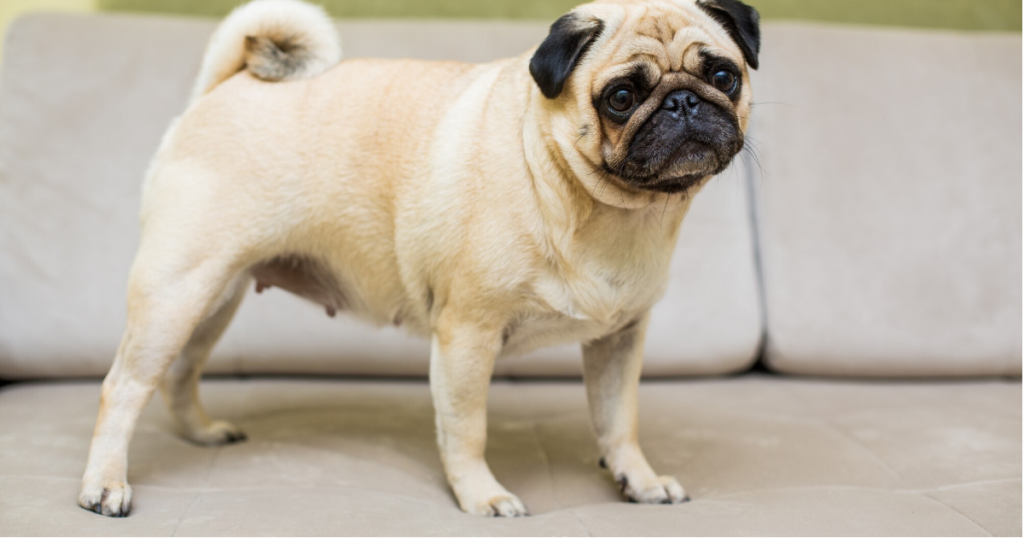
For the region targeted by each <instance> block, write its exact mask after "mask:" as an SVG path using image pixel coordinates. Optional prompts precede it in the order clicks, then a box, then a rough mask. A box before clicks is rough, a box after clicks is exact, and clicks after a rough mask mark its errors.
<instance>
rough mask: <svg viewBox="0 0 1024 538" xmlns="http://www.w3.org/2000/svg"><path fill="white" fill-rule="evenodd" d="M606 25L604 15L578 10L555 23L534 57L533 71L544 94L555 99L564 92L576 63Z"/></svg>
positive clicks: (531, 69) (531, 66)
mask: <svg viewBox="0 0 1024 538" xmlns="http://www.w3.org/2000/svg"><path fill="white" fill-rule="evenodd" d="M603 28H604V23H603V22H602V21H601V19H598V18H595V17H587V16H585V15H580V14H577V13H569V14H567V15H563V16H562V17H561V18H560V19H558V20H557V21H555V23H554V24H552V25H551V32H550V33H549V34H548V37H547V38H546V39H544V42H543V43H541V44H540V47H538V48H537V52H535V53H534V54H533V58H532V59H530V74H531V75H533V80H535V81H536V82H537V86H540V91H541V93H543V94H544V97H547V98H548V99H554V98H555V97H558V95H559V94H561V93H562V88H564V87H565V81H566V80H567V79H568V78H569V75H570V74H571V73H572V70H573V68H574V67H576V63H577V62H579V60H580V58H582V57H583V53H585V52H586V51H587V48H589V47H590V44H591V43H593V41H594V38H596V37H597V36H598V34H600V33H601V30H602V29H603Z"/></svg>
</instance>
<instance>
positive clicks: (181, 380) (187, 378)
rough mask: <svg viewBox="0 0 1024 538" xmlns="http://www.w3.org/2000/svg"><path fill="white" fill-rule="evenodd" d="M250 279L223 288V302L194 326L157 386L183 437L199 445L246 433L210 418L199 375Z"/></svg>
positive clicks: (240, 437) (241, 437)
mask: <svg viewBox="0 0 1024 538" xmlns="http://www.w3.org/2000/svg"><path fill="white" fill-rule="evenodd" d="M250 281H251V278H249V277H248V275H245V276H239V277H237V278H236V279H235V281H234V282H233V283H231V284H230V285H229V286H228V289H227V290H225V294H226V296H227V297H226V300H224V301H223V304H221V305H220V306H219V307H217V308H216V309H215V310H213V312H212V313H211V314H210V316H209V317H207V318H206V319H204V320H203V321H202V322H200V323H199V326H198V327H196V329H195V331H194V332H193V333H192V337H191V338H189V341H188V343H187V344H185V348H184V349H183V350H182V351H181V355H179V356H178V358H177V359H176V360H175V361H174V362H173V363H172V364H171V366H170V368H169V369H168V370H167V375H165V376H164V379H163V382H162V383H161V385H160V392H161V393H162V394H163V397H164V403H166V404H167V408H168V409H169V410H170V412H171V416H173V417H174V421H175V423H176V424H177V426H178V430H179V432H180V433H181V435H182V436H183V437H185V438H186V439H188V440H190V441H192V442H194V443H197V444H200V445H211V446H212V445H223V444H227V443H234V442H238V441H244V440H245V433H243V432H242V430H240V429H238V428H237V427H235V426H233V425H232V424H230V423H228V422H225V421H223V420H212V419H211V418H210V415H208V414H207V413H206V410H205V409H203V406H202V404H201V403H200V402H199V378H200V377H201V376H202V373H203V365H204V364H206V359H207V358H208V357H209V356H210V350H211V349H213V346H214V345H215V344H216V343H217V340H219V339H220V336H221V335H222V334H224V330H225V329H227V327H228V324H229V323H231V319H232V318H233V317H234V316H235V312H236V311H237V310H238V305H239V304H241V302H242V297H243V296H245V290H246V288H247V287H248V284H249V282H250Z"/></svg>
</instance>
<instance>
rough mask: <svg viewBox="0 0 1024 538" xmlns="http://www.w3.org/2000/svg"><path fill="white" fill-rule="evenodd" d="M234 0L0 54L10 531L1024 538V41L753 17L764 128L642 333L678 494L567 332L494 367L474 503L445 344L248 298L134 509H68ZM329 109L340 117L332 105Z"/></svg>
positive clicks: (37, 19)
mask: <svg viewBox="0 0 1024 538" xmlns="http://www.w3.org/2000/svg"><path fill="white" fill-rule="evenodd" d="M215 24H216V21H213V20H206V19H187V18H174V17H152V16H133V15H54V14H34V15H29V16H26V17H23V18H21V19H19V20H17V21H16V22H15V23H14V24H13V25H12V27H11V28H10V29H9V31H8V34H7V37H6V43H5V47H4V57H3V63H2V69H0V380H3V383H5V384H3V385H2V387H0V484H2V487H0V535H67V534H73V535H107V536H113V535H153V536H157V535H159V536H165V535H166V536H170V535H402V534H418V535H751V534H752V535H979V536H986V535H1009V536H1012V535H1017V536H1019V535H1021V532H1022V530H1021V489H1022V484H1021V477H1022V475H1021V437H1022V430H1021V424H1022V422H1021V420H1022V419H1021V377H1020V376H1021V362H1022V351H1021V342H1022V337H1021V321H1022V320H1021V291H1022V290H1021V205H1020V202H1019V201H1020V200H1021V194H1022V193H1021V183H1022V182H1021V177H1022V175H1021V123H1020V118H1021V99H1020V97H1021V36H1020V34H1001V33H955V32H941V31H924V30H906V29H876V28H867V27H846V26H840V25H821V24H806V23H801V24H797V23H785V22H769V23H765V24H764V25H763V46H762V59H761V68H760V70H759V71H757V72H754V73H752V77H753V80H752V84H753V87H754V91H755V105H754V109H753V118H752V124H751V130H750V133H749V136H748V141H749V144H748V150H747V151H745V152H744V153H743V155H742V158H741V159H739V161H738V162H737V163H736V164H734V165H733V166H732V167H731V168H730V169H728V170H726V171H725V172H724V173H723V174H721V175H720V176H719V177H717V178H716V179H714V180H713V182H711V183H710V184H708V185H707V186H706V187H705V188H704V189H703V191H702V192H701V193H700V194H699V195H698V196H697V197H696V199H695V201H694V203H693V207H692V210H691V213H690V215H689V216H688V217H687V218H686V220H685V221H684V223H683V228H682V232H681V236H680V239H679V245H678V248H677V251H676V254H675V257H674V259H673V264H672V277H671V278H672V280H671V284H670V286H669V288H668V291H667V292H666V295H665V298H664V299H663V300H662V302H661V303H659V305H658V306H657V307H656V309H655V311H654V313H653V316H652V321H651V327H650V330H649V337H648V344H647V355H646V359H645V366H644V381H643V383H642V384H641V388H640V415H641V418H640V439H641V444H642V446H643V447H644V448H645V451H646V453H647V455H648V458H649V460H650V461H651V464H652V465H653V466H654V467H655V469H656V470H658V472H660V473H663V474H673V475H675V476H676V477H678V478H679V479H680V481H681V482H682V483H683V484H684V486H685V487H686V488H687V491H688V493H689V495H690V497H691V499H692V500H691V501H690V502H688V503H684V504H681V505H664V506H645V505H636V504H629V503H625V502H623V499H622V498H621V497H620V494H619V492H618V490H617V487H616V485H615V483H614V480H613V479H612V477H611V476H610V475H609V474H608V473H607V471H604V470H602V469H601V468H600V466H599V465H598V456H599V455H598V453H597V447H596V444H595V440H594V437H593V434H592V432H591V430H590V426H589V423H588V416H587V411H586V397H585V392H584V389H583V385H582V383H581V382H580V380H579V375H580V351H579V348H578V347H576V346H564V347H559V348H552V349H546V350H540V351H537V352H534V353H532V354H530V355H528V356H524V357H520V358H515V359H509V360H506V361H503V362H500V363H499V364H498V366H497V370H496V372H495V380H494V383H493V385H492V389H491V392H490V397H489V424H488V432H489V444H488V460H489V462H490V464H491V467H492V469H493V470H494V472H495V475H496V476H497V478H498V479H499V480H501V481H502V482H503V483H504V485H506V486H507V487H508V488H509V489H510V490H511V491H513V492H515V493H516V494H518V495H519V496H520V497H521V498H522V500H523V501H524V502H525V504H526V505H527V506H528V507H529V508H530V510H531V513H532V514H533V515H532V516H530V517H527V518H520V519H508V520H506V519H485V518H479V517H474V516H469V515H466V514H463V513H462V512H460V511H459V510H458V508H457V505H456V503H455V501H454V499H453V498H452V495H451V493H450V491H449V489H448V487H447V484H446V482H445V479H444V473H443V471H442V468H441V463H440V460H439V457H438V455H437V451H436V448H435V446H434V432H433V411H432V406H431V402H430V396H429V389H428V385H427V383H426V377H425V376H426V372H427V360H428V346H427V343H426V342H424V341H421V340H417V339H415V338H412V337H409V336H406V335H405V334H404V333H402V332H401V331H399V330H396V329H392V328H383V329H371V328H368V327H367V326H365V325H362V324H360V323H359V322H356V321H353V320H348V319H345V318H344V316H341V317H340V318H339V319H329V318H327V317H326V316H324V315H323V311H322V310H321V309H318V308H316V307H315V306H313V305H310V304H307V303H304V302H303V301H301V300H299V299H297V298H295V297H292V296H289V295H287V294H286V293H284V292H281V291H279V290H273V289H272V290H269V291H267V292H265V293H263V294H261V295H255V294H250V295H249V296H248V297H247V298H246V299H245V301H244V303H243V305H242V308H241V310H240V312H239V314H238V316H237V317H236V319H235V321H234V323H233V325H232V326H231V327H230V328H229V330H228V332H227V333H226V335H225V336H224V338H223V339H222V341H221V343H220V344H219V345H218V347H217V348H216V349H215V351H214V356H213V357H212V358H211V360H210V363H209V365H208V367H207V370H206V372H207V374H208V376H207V379H206V380H204V382H203V384H202V386H201V391H202V397H203V399H204V401H205V403H206V407H207V409H208V410H209V411H210V412H211V414H214V415H217V416H218V417H219V418H225V419H228V420H231V421H233V422H234V423H235V424H237V425H239V426H241V427H242V428H243V429H244V430H245V431H246V433H247V434H248V441H247V442H245V443H240V444H233V445H228V446H223V447H218V448H204V447H199V446H194V445H191V444H189V443H188V442H186V441H184V440H182V439H181V438H179V437H177V436H176V435H175V432H174V429H173V426H172V423H171V419H170V417H169V415H168V413H167V412H166V411H165V409H163V404H162V402H160V401H159V398H156V399H154V401H153V402H151V403H150V405H149V407H147V408H146V410H145V412H144V414H143V416H142V418H141V420H140V422H139V426H138V429H137V431H136V433H135V437H134V442H133V443H132V447H131V452H130V467H129V480H130V482H131V483H132V485H133V488H134V490H135V502H134V506H133V511H132V513H131V515H130V516H129V517H127V518H124V519H111V518H105V517H101V516H98V515H96V514H93V513H91V512H87V511H85V510H82V509H80V508H79V507H78V506H77V504H76V497H77V493H78V487H79V481H80V478H81V474H82V471H83V469H84V464H85V457H86V453H87V450H88V444H89V440H90V437H91V432H92V427H93V424H94V421H95V418H96V412H97V409H98V403H99V402H98V400H99V383H100V380H101V378H102V375H103V374H104V373H105V372H106V370H107V369H108V368H109V366H110V363H111V361H112V358H113V355H114V352H115V350H116V348H117V344H118V341H119V338H120V334H121V331H122V329H123V326H124V321H125V315H126V308H125V284H126V282H127V275H128V269H129V267H130V264H131V260H132V257H133V255H134V249H135V246H136V243H137V241H138V221H137V219H138V216H137V215H138V213H137V212H138V205H139V203H138V202H139V195H140V184H141V179H142V176H143V173H144V171H145V168H146V166H147V164H148V161H149V159H150V157H151V155H152V154H153V153H154V151H155V149H156V147H157V145H158V143H159V140H160V137H161V135H162V133H163V130H164V129H165V128H166V126H167V124H168V122H169V121H170V120H171V119H172V118H173V117H175V116H176V115H178V114H180V113H181V111H182V110H183V109H184V105H185V103H186V102H187V99H188V94H189V89H190V86H191V84H192V81H193V78H194V76H195V73H196V72H197V70H198V65H199V60H200V58H201V55H202V50H203V48H204V46H205V42H206V40H207V38H208V37H209V35H210V33H211V32H212V31H213V29H214V27H215ZM546 26H547V25H546V24H545V23H541V22H528V23H513V22H481V21H440V20H439V21H416V22H402V21H365V20H364V21H345V22H339V27H340V29H341V32H342V36H343V44H344V49H345V56H347V57H360V56H376V57H418V58H425V59H457V60H465V61H487V60H489V59H493V58H498V57H502V56H507V55H512V54H517V53H519V52H521V51H523V50H526V49H528V48H529V47H531V46H533V45H535V44H537V43H538V42H539V41H540V40H541V39H542V38H543V36H544V35H545V34H546ZM325 121H331V120H330V118H325Z"/></svg>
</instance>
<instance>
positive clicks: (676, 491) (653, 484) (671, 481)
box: [616, 475, 690, 504]
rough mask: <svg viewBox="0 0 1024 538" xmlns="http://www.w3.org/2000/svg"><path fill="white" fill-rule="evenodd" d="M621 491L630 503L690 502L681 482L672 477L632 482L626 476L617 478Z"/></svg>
mask: <svg viewBox="0 0 1024 538" xmlns="http://www.w3.org/2000/svg"><path fill="white" fill-rule="evenodd" d="M616 481H617V482H618V483H619V489H620V491H622V494H623V495H625V496H626V499H628V500H629V502H634V503H641V504H678V503H684V502H687V501H689V500H690V498H689V497H688V496H687V495H686V491H685V490H683V486H682V485H681V484H679V481H678V480H676V479H675V478H673V477H671V476H658V477H655V479H654V480H648V481H644V482H641V481H639V480H635V481H630V479H629V477H627V476H626V475H620V476H619V477H617V478H616Z"/></svg>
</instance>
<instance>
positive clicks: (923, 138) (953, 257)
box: [753, 24, 1021, 376]
mask: <svg viewBox="0 0 1024 538" xmlns="http://www.w3.org/2000/svg"><path fill="white" fill-rule="evenodd" d="M763 50H764V54H763V59H762V65H761V72H760V73H758V74H757V76H756V78H755V80H754V81H753V83H754V91H755V95H756V98H755V101H756V102H757V103H758V104H756V105H755V107H754V113H753V120H754V122H755V124H754V127H753V129H754V131H753V139H754V140H755V146H756V147H757V148H758V149H759V154H760V163H761V166H762V167H763V168H764V173H763V174H762V175H760V176H755V178H754V185H755V187H756V192H757V208H756V212H757V222H758V227H757V229H758V234H759V238H760V251H761V256H762V257H761V260H762V266H763V276H764V292H765V298H766V301H765V303H766V321H767V329H768V336H767V347H766V359H767V362H768V364H769V366H770V367H771V368H772V369H774V370H777V371H779V372H786V373H795V374H816V375H832V374H840V375H858V376H864V375H884V376H899V375H917V376H932V375H1003V374H1012V375H1019V374H1020V372H1021V36H1020V34H1013V35H1010V34H967V33H952V32H926V31H909V30H881V29H852V28H844V27H822V26H819V27H815V26H806V25H796V24H776V25H770V26H768V27H766V28H765V32H764V42H763Z"/></svg>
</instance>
